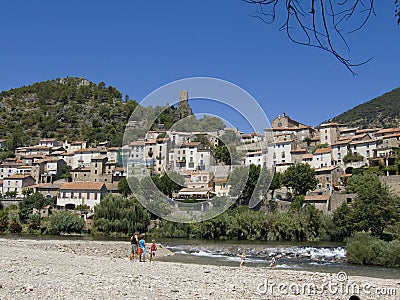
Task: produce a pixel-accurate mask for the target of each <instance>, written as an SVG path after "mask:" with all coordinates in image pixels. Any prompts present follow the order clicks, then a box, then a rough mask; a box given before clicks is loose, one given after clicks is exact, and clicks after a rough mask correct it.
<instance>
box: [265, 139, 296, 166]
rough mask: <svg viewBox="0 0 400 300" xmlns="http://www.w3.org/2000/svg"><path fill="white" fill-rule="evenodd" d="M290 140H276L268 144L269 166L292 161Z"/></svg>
mask: <svg viewBox="0 0 400 300" xmlns="http://www.w3.org/2000/svg"><path fill="white" fill-rule="evenodd" d="M291 151H292V140H287V141H277V142H272V143H269V144H268V152H267V161H268V162H269V164H270V166H269V167H271V166H276V165H279V164H287V163H292V157H291Z"/></svg>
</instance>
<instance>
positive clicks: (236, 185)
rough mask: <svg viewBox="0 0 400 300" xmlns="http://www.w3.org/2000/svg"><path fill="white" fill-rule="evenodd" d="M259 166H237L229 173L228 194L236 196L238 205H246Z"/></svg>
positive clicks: (258, 173) (256, 177)
mask: <svg viewBox="0 0 400 300" xmlns="http://www.w3.org/2000/svg"><path fill="white" fill-rule="evenodd" d="M260 170H261V167H260V166H256V165H253V164H251V165H250V166H249V167H248V166H243V167H237V168H235V169H234V170H233V172H231V174H230V175H229V182H228V183H229V184H230V185H231V188H230V191H229V193H230V195H231V196H233V197H238V203H239V204H240V205H248V204H249V202H250V199H251V196H252V195H253V191H254V188H255V187H256V184H257V180H258V177H259V175H260Z"/></svg>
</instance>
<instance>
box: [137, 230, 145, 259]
mask: <svg viewBox="0 0 400 300" xmlns="http://www.w3.org/2000/svg"><path fill="white" fill-rule="evenodd" d="M139 248H140V250H141V251H140V252H141V256H140V258H141V259H140V261H146V241H145V240H144V234H142V235H141V237H140V241H139Z"/></svg>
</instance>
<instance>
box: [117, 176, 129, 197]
mask: <svg viewBox="0 0 400 300" xmlns="http://www.w3.org/2000/svg"><path fill="white" fill-rule="evenodd" d="M118 190H119V192H120V194H121V195H122V196H124V197H126V196H129V195H131V194H132V191H131V188H130V187H129V184H128V181H127V180H126V178H123V179H122V180H120V181H119V182H118Z"/></svg>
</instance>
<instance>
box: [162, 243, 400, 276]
mask: <svg viewBox="0 0 400 300" xmlns="http://www.w3.org/2000/svg"><path fill="white" fill-rule="evenodd" d="M160 242H161V243H162V244H163V245H164V246H166V247H167V248H168V249H170V250H171V251H173V252H175V255H174V256H169V257H165V258H163V259H162V260H163V261H174V262H182V263H197V264H212V265H223V266H239V264H240V261H241V259H240V254H241V253H242V252H245V253H246V260H245V265H246V266H247V267H261V268H266V269H269V264H270V261H271V258H272V257H275V260H276V265H275V268H276V269H289V270H302V271H310V272H327V273H338V272H346V274H347V275H353V276H367V277H378V278H393V279H399V278H400V268H384V267H379V266H360V265H354V264H349V263H347V261H346V249H345V247H344V245H340V244H334V243H323V244H318V243H279V242H248V241H246V242H243V243H238V242H236V241H235V242H232V241H226V242H207V241H196V240H175V241H173V240H170V239H168V240H161V241H160Z"/></svg>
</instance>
